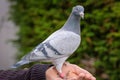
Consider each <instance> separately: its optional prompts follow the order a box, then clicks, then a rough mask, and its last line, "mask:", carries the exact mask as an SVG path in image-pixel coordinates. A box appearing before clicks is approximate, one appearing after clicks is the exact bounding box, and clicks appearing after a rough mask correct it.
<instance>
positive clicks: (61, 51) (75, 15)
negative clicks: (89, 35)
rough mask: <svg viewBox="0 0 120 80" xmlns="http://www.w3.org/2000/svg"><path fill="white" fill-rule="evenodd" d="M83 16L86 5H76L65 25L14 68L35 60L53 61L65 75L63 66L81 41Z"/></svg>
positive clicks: (60, 74) (60, 72)
mask: <svg viewBox="0 0 120 80" xmlns="http://www.w3.org/2000/svg"><path fill="white" fill-rule="evenodd" d="M83 18H84V7H83V6H81V5H77V6H74V7H73V9H72V12H71V14H70V16H69V18H68V19H67V21H66V22H65V24H64V25H63V27H61V28H60V29H59V30H57V31H55V32H54V33H52V34H51V35H50V36H49V37H48V38H47V39H46V40H44V41H43V42H42V43H40V44H39V45H38V46H37V47H35V48H34V49H33V50H32V51H31V52H30V53H28V54H27V55H25V56H23V57H22V59H21V60H20V61H19V62H17V63H16V64H14V65H13V66H12V68H17V67H20V66H22V65H24V64H28V63H30V62H35V61H41V62H52V64H53V65H54V66H55V68H56V70H57V71H58V73H59V76H60V77H64V73H62V66H63V64H64V63H65V61H66V59H67V58H68V57H69V56H71V55H72V54H73V53H74V52H75V51H76V49H77V48H78V47H79V45H80V42H81V37H80V20H81V19H83Z"/></svg>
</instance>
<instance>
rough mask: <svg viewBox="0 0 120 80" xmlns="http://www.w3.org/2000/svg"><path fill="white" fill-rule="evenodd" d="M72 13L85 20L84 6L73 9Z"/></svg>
mask: <svg viewBox="0 0 120 80" xmlns="http://www.w3.org/2000/svg"><path fill="white" fill-rule="evenodd" d="M72 13H73V14H74V15H75V16H80V17H81V18H84V8H83V6H80V5H77V6H75V7H73V10H72Z"/></svg>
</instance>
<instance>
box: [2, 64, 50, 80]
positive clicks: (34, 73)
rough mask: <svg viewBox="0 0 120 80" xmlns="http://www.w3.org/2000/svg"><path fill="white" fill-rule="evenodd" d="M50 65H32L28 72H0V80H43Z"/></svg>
mask: <svg viewBox="0 0 120 80" xmlns="http://www.w3.org/2000/svg"><path fill="white" fill-rule="evenodd" d="M50 66H51V65H49V64H48V65H47V64H46V65H39V64H37V65H34V66H33V67H31V68H30V69H28V70H6V71H3V70H2V71H0V80H1V79H2V80H45V72H46V70H47V69H48V68H49V67H50Z"/></svg>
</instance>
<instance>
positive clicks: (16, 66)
mask: <svg viewBox="0 0 120 80" xmlns="http://www.w3.org/2000/svg"><path fill="white" fill-rule="evenodd" d="M28 63H30V61H25V60H21V61H19V62H17V63H16V64H14V65H13V66H12V67H11V68H18V67H20V66H22V65H24V64H28Z"/></svg>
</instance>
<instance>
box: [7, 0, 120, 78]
mask: <svg viewBox="0 0 120 80" xmlns="http://www.w3.org/2000/svg"><path fill="white" fill-rule="evenodd" d="M9 1H10V2H11V3H12V5H11V10H10V13H11V19H12V20H13V21H14V22H15V23H16V25H17V26H18V27H19V28H20V31H19V33H18V36H19V39H17V40H15V42H16V43H17V44H18V48H19V54H17V58H18V59H20V58H21V57H22V56H23V55H25V54H27V53H28V52H29V51H31V49H32V48H34V47H35V46H36V45H38V44H39V43H40V42H42V41H43V40H44V39H46V38H47V37H48V36H49V35H50V34H51V33H52V32H54V31H55V30H57V29H59V28H60V27H61V26H62V25H63V24H64V23H65V21H66V19H67V18H68V16H69V14H70V12H71V9H72V7H73V6H75V5H78V4H81V5H83V6H84V7H85V19H84V20H82V22H81V31H82V33H81V37H82V41H81V45H80V47H79V49H78V50H77V51H76V52H75V54H73V55H72V56H71V57H70V58H69V61H70V62H72V63H75V64H78V65H80V66H83V67H84V68H86V69H88V70H89V71H91V72H92V73H93V74H95V76H96V77H97V80H119V79H120V50H119V48H120V42H119V41H120V27H119V25H120V9H119V8H120V1H119V0H9ZM112 70H113V71H112Z"/></svg>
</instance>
